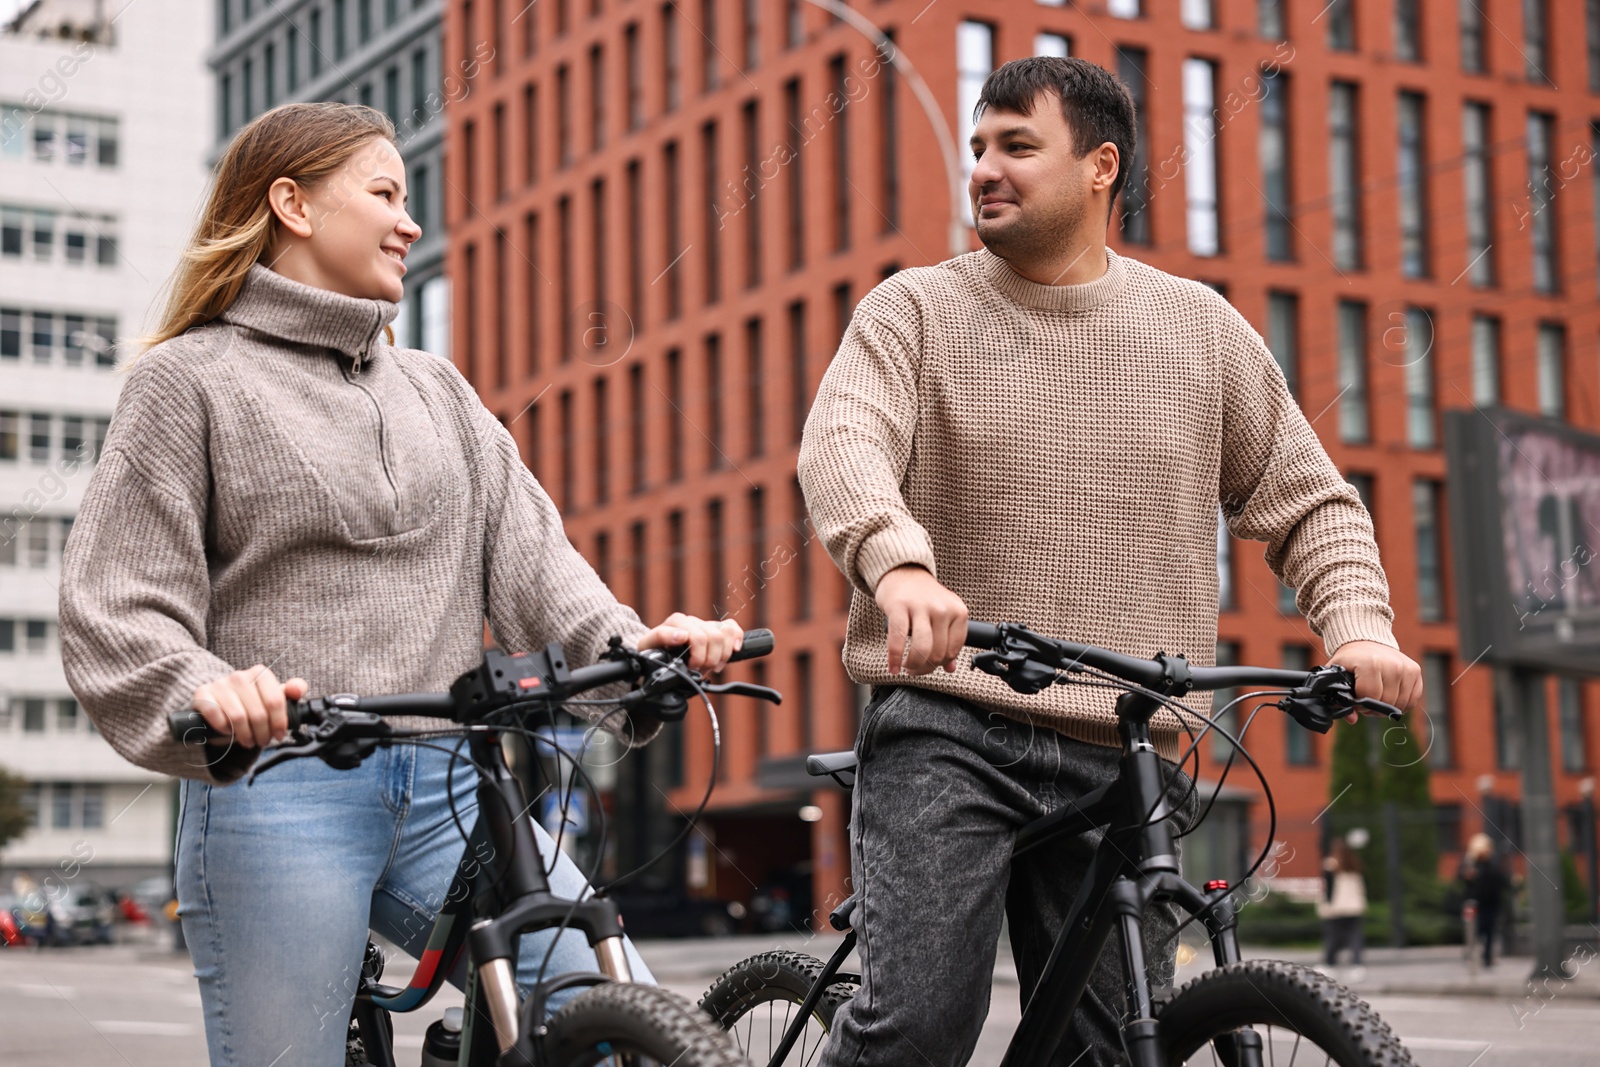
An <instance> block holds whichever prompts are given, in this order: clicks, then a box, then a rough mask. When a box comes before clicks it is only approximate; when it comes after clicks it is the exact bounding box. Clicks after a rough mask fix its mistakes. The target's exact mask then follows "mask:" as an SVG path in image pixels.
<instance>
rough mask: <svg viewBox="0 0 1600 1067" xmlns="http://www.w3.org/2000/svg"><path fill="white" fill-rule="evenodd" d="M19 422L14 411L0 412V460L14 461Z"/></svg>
mask: <svg viewBox="0 0 1600 1067" xmlns="http://www.w3.org/2000/svg"><path fill="white" fill-rule="evenodd" d="M20 422H21V420H20V417H19V416H18V414H17V413H16V412H15V411H0V460H10V461H12V462H15V461H16V458H17V432H18V429H17V428H18V426H19V424H20Z"/></svg>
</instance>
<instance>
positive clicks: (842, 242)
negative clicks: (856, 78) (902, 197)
mask: <svg viewBox="0 0 1600 1067" xmlns="http://www.w3.org/2000/svg"><path fill="white" fill-rule="evenodd" d="M828 77H829V80H830V81H831V82H832V83H833V91H834V92H835V93H837V94H838V99H839V100H841V101H843V103H842V104H840V105H839V107H838V111H837V113H836V114H835V115H834V117H833V250H834V251H835V252H842V251H844V250H845V249H847V248H849V247H850V97H849V89H848V87H847V85H848V83H847V82H846V81H845V70H844V56H843V55H842V54H841V55H836V56H834V57H833V58H832V59H830V60H828ZM889 80H891V81H892V80H893V77H892V76H890V79H889Z"/></svg>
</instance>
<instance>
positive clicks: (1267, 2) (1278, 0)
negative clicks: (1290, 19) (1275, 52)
mask: <svg viewBox="0 0 1600 1067" xmlns="http://www.w3.org/2000/svg"><path fill="white" fill-rule="evenodd" d="M1256 32H1257V33H1258V34H1260V35H1261V36H1262V37H1265V38H1266V39H1267V40H1269V41H1282V40H1285V39H1286V37H1287V35H1286V34H1285V33H1284V30H1283V0H1256Z"/></svg>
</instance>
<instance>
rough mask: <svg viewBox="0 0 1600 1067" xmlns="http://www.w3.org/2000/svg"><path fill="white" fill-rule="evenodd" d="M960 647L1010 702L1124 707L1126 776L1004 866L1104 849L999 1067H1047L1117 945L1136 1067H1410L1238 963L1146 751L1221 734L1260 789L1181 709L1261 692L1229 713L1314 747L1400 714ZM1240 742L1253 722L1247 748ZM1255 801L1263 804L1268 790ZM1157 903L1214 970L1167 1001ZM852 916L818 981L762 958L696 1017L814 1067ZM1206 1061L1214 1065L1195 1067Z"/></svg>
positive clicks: (794, 957) (738, 972) (1213, 676)
mask: <svg viewBox="0 0 1600 1067" xmlns="http://www.w3.org/2000/svg"><path fill="white" fill-rule="evenodd" d="M967 644H968V645H971V646H973V647H975V648H981V649H986V650H987V651H983V652H979V653H977V654H976V655H975V656H974V657H973V660H972V665H973V666H974V667H975V668H977V669H978V670H982V671H985V672H987V673H989V674H993V675H996V676H998V677H1000V678H1002V679H1004V680H1005V682H1006V683H1007V684H1008V685H1010V687H1011V688H1012V689H1014V690H1015V691H1017V692H1019V693H1028V694H1031V693H1039V692H1041V691H1043V690H1044V689H1046V688H1048V687H1049V686H1052V685H1058V684H1059V685H1065V684H1074V683H1082V684H1089V685H1098V686H1108V685H1109V686H1113V687H1115V688H1117V689H1120V690H1123V693H1122V695H1121V696H1120V697H1118V699H1117V702H1116V711H1117V730H1118V736H1119V737H1120V739H1121V748H1122V761H1121V767H1122V769H1121V774H1120V775H1119V776H1118V778H1117V779H1116V780H1115V781H1112V782H1110V783H1108V784H1106V785H1105V786H1102V787H1101V788H1099V789H1096V790H1094V791H1092V792H1090V793H1088V794H1086V795H1085V796H1083V797H1080V798H1078V800H1077V801H1076V802H1075V803H1073V804H1069V805H1067V806H1066V807H1064V808H1062V809H1059V810H1057V811H1055V812H1052V813H1051V814H1050V815H1047V816H1045V817H1044V818H1041V819H1038V820H1036V821H1034V822H1032V823H1030V824H1028V825H1027V826H1024V827H1023V828H1022V829H1021V830H1020V831H1018V833H1017V837H1016V842H1015V845H1014V847H1013V850H1012V855H1013V856H1019V855H1022V854H1023V853H1026V852H1030V851H1032V850H1034V849H1041V848H1048V847H1050V846H1051V844H1052V843H1057V842H1060V841H1063V840H1065V839H1067V838H1069V837H1073V836H1076V835H1080V834H1083V833H1087V832H1090V831H1093V830H1096V829H1103V830H1104V831H1105V835H1104V837H1103V838H1102V839H1101V842H1100V844H1099V846H1098V847H1097V849H1096V851H1095V853H1094V856H1093V859H1092V860H1091V862H1090V868H1089V873H1088V875H1087V877H1086V879H1085V882H1084V889H1083V890H1082V891H1080V892H1079V894H1078V895H1077V897H1076V898H1075V899H1074V901H1073V903H1072V906H1071V908H1070V910H1069V911H1068V913H1067V917H1066V920H1065V921H1064V922H1063V924H1062V928H1061V934H1060V937H1059V938H1058V939H1057V941H1056V944H1055V946H1054V949H1053V951H1052V952H1051V954H1050V957H1049V960H1048V962H1047V963H1046V965H1045V968H1044V973H1043V974H1042V975H1041V977H1040V978H1039V981H1038V983H1037V985H1036V986H1035V988H1034V989H1033V990H1032V991H1031V992H1030V993H1029V994H1028V996H1027V999H1026V1002H1025V1005H1024V1008H1023V1013H1022V1019H1021V1021H1020V1022H1019V1024H1018V1026H1017V1030H1016V1033H1015V1034H1014V1035H1013V1037H1012V1039H1011V1043H1010V1046H1009V1047H1008V1049H1007V1051H1006V1055H1005V1059H1004V1060H1003V1061H1002V1065H1003V1067H1033V1065H1036V1064H1041V1063H1048V1062H1051V1057H1052V1056H1053V1055H1054V1054H1055V1053H1056V1051H1057V1050H1058V1049H1059V1047H1060V1045H1061V1043H1062V1041H1063V1040H1064V1038H1065V1036H1066V1033H1067V1029H1068V1025H1069V1021H1070V1020H1071V1018H1072V1015H1073V1012H1074V1010H1075V1009H1076V1008H1077V1005H1078V1001H1079V999H1080V998H1081V996H1082V995H1083V991H1084V988H1085V987H1086V985H1087V984H1088V981H1089V976H1090V973H1091V971H1092V970H1093V969H1094V966H1095V964H1096V962H1097V961H1098V960H1099V958H1100V954H1101V950H1102V949H1103V948H1104V946H1105V944H1106V940H1107V938H1108V937H1109V936H1110V934H1111V931H1112V929H1113V928H1115V930H1116V931H1117V934H1118V935H1119V936H1118V940H1119V944H1120V947H1121V962H1122V970H1123V976H1124V988H1125V991H1126V995H1127V1005H1128V1014H1127V1016H1126V1017H1125V1021H1124V1023H1123V1027H1122V1039H1123V1044H1124V1047H1125V1049H1126V1052H1127V1057H1128V1062H1130V1063H1132V1064H1133V1065H1135V1067H1163V1065H1166V1064H1184V1063H1197V1062H1211V1063H1220V1064H1225V1065H1227V1067H1261V1065H1263V1064H1266V1065H1271V1064H1278V1063H1285V1064H1292V1063H1314V1062H1316V1061H1315V1055H1322V1056H1323V1057H1324V1062H1325V1063H1330V1064H1333V1063H1336V1064H1339V1065H1340V1067H1403V1065H1407V1064H1410V1063H1411V1062H1412V1061H1411V1057H1410V1054H1409V1053H1407V1051H1406V1050H1405V1048H1404V1047H1403V1046H1402V1045H1401V1044H1400V1041H1399V1039H1398V1038H1396V1037H1395V1035H1394V1033H1393V1031H1391V1030H1390V1029H1389V1027H1388V1025H1387V1024H1385V1023H1384V1022H1383V1020H1382V1019H1380V1018H1379V1017H1378V1016H1377V1014H1376V1013H1374V1012H1373V1010H1372V1009H1371V1008H1370V1007H1369V1006H1368V1005H1367V1004H1366V1003H1365V1002H1363V1001H1361V1000H1359V999H1358V998H1357V997H1356V996H1355V995H1354V994H1352V993H1351V992H1349V991H1348V990H1346V989H1344V988H1343V987H1342V986H1340V985H1339V984H1338V983H1336V982H1334V981H1333V980H1332V979H1330V978H1328V977H1327V976H1325V975H1323V974H1322V973H1321V972H1319V971H1315V970H1312V969H1311V968H1309V967H1302V966H1299V965H1296V964H1291V963H1285V962H1281V961H1273V960H1241V959H1240V956H1239V943H1238V938H1237V933H1236V913H1235V908H1234V906H1233V902H1232V898H1231V891H1230V888H1229V883H1228V881H1226V880H1223V879H1215V880H1212V881H1208V882H1206V883H1204V888H1203V889H1202V888H1197V887H1196V886H1194V885H1192V884H1190V883H1189V882H1187V881H1185V880H1184V879H1183V877H1182V876H1181V875H1180V873H1179V869H1178V861H1177V847H1176V837H1177V836H1178V835H1177V832H1176V831H1175V830H1174V828H1173V826H1172V825H1171V823H1170V822H1169V817H1170V816H1171V815H1172V813H1173V809H1172V807H1170V806H1169V805H1168V803H1167V800H1166V798H1167V796H1168V788H1167V787H1168V785H1169V780H1170V771H1169V770H1168V769H1167V767H1166V766H1165V765H1164V763H1163V761H1162V760H1161V758H1160V757H1159V756H1158V755H1157V754H1156V750H1155V746H1154V744H1153V743H1152V741H1151V733H1150V721H1151V718H1152V717H1153V716H1154V715H1155V714H1156V712H1157V711H1158V710H1160V709H1162V708H1168V709H1171V710H1172V711H1174V712H1176V713H1177V715H1178V717H1179V721H1180V723H1184V724H1185V725H1186V728H1187V725H1188V724H1190V723H1192V724H1194V725H1195V726H1197V727H1198V731H1196V730H1194V729H1190V730H1189V733H1190V735H1191V737H1192V741H1191V743H1190V746H1189V748H1188V750H1187V751H1186V752H1185V753H1184V758H1183V759H1180V760H1179V766H1182V765H1183V763H1184V762H1186V761H1187V758H1188V756H1189V755H1190V754H1192V753H1194V752H1197V751H1198V745H1199V743H1200V740H1201V738H1203V737H1204V736H1205V735H1206V734H1207V733H1210V732H1212V731H1215V732H1216V733H1218V734H1220V735H1222V736H1223V737H1224V738H1226V739H1227V740H1228V741H1229V742H1230V743H1231V744H1232V746H1233V749H1234V753H1235V754H1236V755H1240V756H1242V757H1243V758H1244V759H1245V761H1246V762H1248V763H1249V764H1250V766H1251V767H1252V768H1254V769H1255V771H1256V773H1257V775H1258V776H1260V773H1261V772H1260V768H1259V767H1258V766H1257V765H1256V763H1255V761H1254V760H1253V759H1251V758H1250V755H1249V753H1248V752H1246V751H1245V750H1244V748H1243V746H1242V745H1241V744H1240V743H1239V737H1238V736H1235V735H1234V734H1232V733H1231V732H1229V731H1228V730H1227V729H1226V728H1225V727H1224V726H1223V725H1221V723H1222V721H1224V720H1223V719H1222V712H1221V711H1219V712H1218V713H1217V714H1216V715H1213V716H1210V717H1207V716H1203V715H1201V714H1200V713H1198V712H1196V711H1194V710H1192V709H1190V708H1187V707H1185V706H1184V705H1182V704H1181V703H1179V700H1178V698H1180V697H1182V696H1184V695H1185V694H1186V693H1188V692H1190V691H1192V690H1218V689H1231V688H1234V687H1239V686H1265V687H1269V688H1268V689H1267V690H1266V691H1264V692H1263V691H1258V692H1255V693H1251V694H1247V695H1245V696H1241V697H1239V698H1237V700H1235V701H1234V702H1233V703H1238V702H1239V701H1243V700H1247V699H1252V698H1263V700H1262V704H1261V705H1260V706H1265V705H1266V704H1267V703H1269V702H1270V703H1274V704H1275V705H1276V706H1278V707H1280V708H1282V709H1283V710H1285V711H1287V712H1288V713H1289V714H1290V715H1291V716H1293V718H1294V719H1295V721H1296V722H1298V723H1300V725H1302V726H1304V727H1305V728H1307V729H1310V730H1315V731H1317V732H1318V733H1325V732H1326V731H1327V730H1328V729H1329V727H1330V726H1331V725H1332V724H1333V721H1334V720H1335V719H1336V718H1341V717H1343V716H1346V715H1348V714H1350V713H1351V712H1353V711H1369V712H1375V713H1379V714H1383V715H1387V716H1389V717H1391V718H1396V719H1397V718H1399V717H1400V714H1401V713H1400V711H1399V709H1397V708H1394V707H1391V706H1390V705H1388V704H1384V703H1382V702H1381V701H1377V700H1371V699H1364V698H1358V697H1357V696H1356V695H1355V679H1354V677H1353V676H1352V675H1351V673H1350V672H1349V671H1347V670H1345V669H1343V668H1341V667H1338V666H1325V667H1318V668H1316V669H1314V670H1311V671H1289V670H1274V669H1266V668H1260V667H1192V666H1190V665H1189V663H1188V662H1187V661H1186V660H1185V659H1184V658H1183V657H1182V656H1173V655H1168V654H1166V653H1162V654H1160V655H1158V656H1156V657H1155V658H1154V659H1150V660H1143V659H1137V658H1134V657H1131V656H1126V655H1122V654H1120V653H1117V652H1112V651H1110V650H1108V649H1103V648H1097V647H1095V646H1092V645H1084V644H1078V643H1076V642H1072V641H1061V640H1056V639H1054V638H1050V637H1046V636H1044V635H1042V634H1037V633H1034V632H1032V631H1031V630H1028V629H1026V628H1025V627H1022V626H1020V625H1016V624H1009V623H1007V624H1001V625H999V626H992V625H987V624H983V623H972V624H970V625H969V627H968V630H967ZM1271 698H1276V699H1275V700H1271ZM1229 706H1230V707H1231V706H1232V704H1230V705H1229ZM1260 706H1258V709H1257V710H1258V711H1259V707H1260ZM1226 710H1227V709H1226V708H1224V709H1222V711H1226ZM1251 718H1252V719H1253V718H1254V715H1253V714H1252V716H1251ZM1248 726H1249V721H1248V720H1247V721H1246V723H1245V727H1243V728H1241V729H1240V731H1239V733H1240V735H1242V734H1243V733H1244V730H1245V728H1248ZM1231 763H1232V761H1231V758H1230V761H1229V765H1230V766H1231ZM855 766H856V757H855V753H853V752H837V753H831V754H828V755H818V756H811V757H810V758H809V759H808V760H807V769H808V770H810V771H811V773H812V774H814V775H819V776H820V775H828V776H832V777H833V778H835V779H836V780H837V781H839V783H840V784H841V785H845V786H846V787H848V786H849V785H851V784H852V783H853V781H854V771H855ZM1262 785H1263V788H1264V789H1265V787H1266V780H1265V778H1264V777H1263V778H1262ZM1190 788H1191V789H1193V788H1195V786H1194V785H1192V784H1191V787H1190ZM1218 788H1219V789H1220V788H1221V783H1220V782H1219V783H1218ZM1213 799H1214V797H1213ZM1266 800H1267V805H1268V810H1269V812H1271V813H1272V824H1271V828H1270V829H1269V830H1268V834H1267V839H1268V846H1267V848H1266V849H1263V851H1262V853H1261V856H1260V858H1259V859H1258V860H1257V861H1256V863H1255V864H1254V865H1253V866H1252V867H1251V868H1250V870H1249V871H1247V872H1246V873H1245V875H1244V877H1243V878H1241V879H1240V880H1239V881H1241V882H1243V881H1246V880H1248V879H1249V877H1250V876H1251V875H1253V874H1254V873H1255V870H1256V869H1257V868H1258V867H1259V866H1260V865H1261V863H1262V861H1264V860H1265V859H1266V857H1267V855H1268V854H1269V850H1270V848H1271V844H1270V842H1271V840H1272V838H1273V836H1274V833H1275V831H1276V811H1275V809H1274V808H1273V806H1272V796H1271V792H1270V790H1268V791H1267V792H1266ZM1186 802H1187V798H1185V803H1186ZM1207 810H1209V806H1208V808H1207ZM1203 818H1204V812H1202V814H1201V816H1200V819H1203ZM1198 822H1199V819H1197V820H1196V823H1198ZM1164 902H1171V903H1174V904H1176V905H1178V906H1179V907H1180V908H1182V909H1183V910H1184V911H1186V912H1187V913H1188V914H1189V916H1190V919H1189V920H1187V921H1186V922H1185V924H1184V925H1185V926H1186V925H1187V924H1188V922H1194V921H1198V922H1199V923H1201V924H1203V926H1204V928H1205V930H1206V933H1207V935H1208V937H1209V939H1210V941H1211V947H1212V951H1213V955H1214V956H1215V959H1216V968H1215V969H1213V970H1211V971H1208V972H1207V973H1205V974H1202V975H1200V976H1199V977H1197V978H1195V979H1193V980H1192V981H1190V982H1188V983H1187V984H1186V985H1184V986H1183V988H1181V989H1179V990H1177V991H1176V992H1175V993H1174V992H1173V991H1172V990H1170V988H1168V989H1155V988H1152V986H1151V984H1150V982H1149V979H1148V976H1147V974H1146V969H1145V947H1144V946H1145V942H1144V938H1143V923H1144V915H1145V912H1146V910H1147V909H1148V908H1149V906H1150V905H1151V904H1153V903H1164ZM854 907H855V899H854V898H851V899H849V900H846V901H845V902H844V903H843V904H842V905H840V906H839V907H838V908H837V909H835V911H834V912H833V914H832V916H831V919H830V921H831V923H832V925H833V926H834V928H835V929H837V930H841V931H846V936H845V938H844V940H843V942H842V943H841V944H840V946H839V948H838V950H837V951H836V952H834V953H833V956H832V958H831V959H829V960H828V961H827V962H826V963H824V962H822V961H821V960H818V959H815V958H813V957H810V956H807V955H804V954H802V953H796V952H767V953H763V954H761V955H758V956H753V957H751V958H749V959H746V960H744V961H743V962H741V963H739V964H736V965H735V966H734V967H733V968H731V969H730V970H728V971H727V972H726V973H725V974H723V975H722V976H721V977H720V978H719V979H717V981H716V982H715V983H714V984H713V985H712V986H711V988H710V989H709V990H708V991H707V992H706V994H705V996H704V998H702V1000H701V1002H700V1006H701V1008H702V1009H704V1010H705V1011H706V1012H707V1013H708V1014H709V1015H710V1016H711V1017H712V1018H714V1019H715V1020H716V1021H717V1023H718V1024H719V1025H721V1026H722V1027H724V1028H725V1029H727V1030H729V1031H731V1032H732V1033H733V1034H734V1036H735V1038H736V1040H737V1041H738V1043H739V1045H740V1047H741V1048H742V1049H743V1050H744V1052H745V1053H746V1054H747V1055H749V1056H750V1058H751V1059H752V1060H753V1061H754V1062H755V1063H758V1064H759V1063H767V1064H770V1065H772V1067H777V1065H779V1064H805V1063H812V1062H815V1061H816V1060H817V1059H818V1058H819V1055H820V1052H821V1050H822V1048H823V1047H824V1045H825V1044H826V1042H827V1037H828V1031H829V1030H830V1029H831V1027H832V1025H833V1019H834V1016H835V1013H836V1012H837V1011H838V1009H839V1008H840V1006H841V1005H843V1004H844V1003H845V1002H846V1001H847V1000H848V999H849V998H850V997H851V996H852V995H853V994H854V992H855V991H856V988H857V985H858V983H859V981H860V976H859V975H855V974H848V973H844V972H843V971H842V970H841V968H842V966H843V964H844V962H845V960H846V958H847V957H848V956H849V955H850V953H851V951H852V950H853V949H854V947H855V941H856V935H855V932H854V931H853V930H851V929H850V916H851V914H852V912H853V909H854ZM1206 1056H1209V1059H1203V1057H1206Z"/></svg>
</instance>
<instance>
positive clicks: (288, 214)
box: [267, 178, 312, 237]
mask: <svg viewBox="0 0 1600 1067" xmlns="http://www.w3.org/2000/svg"><path fill="white" fill-rule="evenodd" d="M267 205H268V206H269V207H271V208H272V213H273V214H274V215H276V216H277V217H278V221H279V222H280V223H282V224H283V228H284V229H286V230H288V231H289V232H290V233H292V234H294V235H295V236H296V237H310V236H311V232H312V224H311V204H310V202H309V201H308V200H307V199H306V194H305V190H303V189H301V188H300V183H299V182H297V181H295V180H294V179H293V178H279V179H278V180H276V181H274V182H273V183H272V184H271V185H270V186H269V187H268V188H267Z"/></svg>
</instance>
